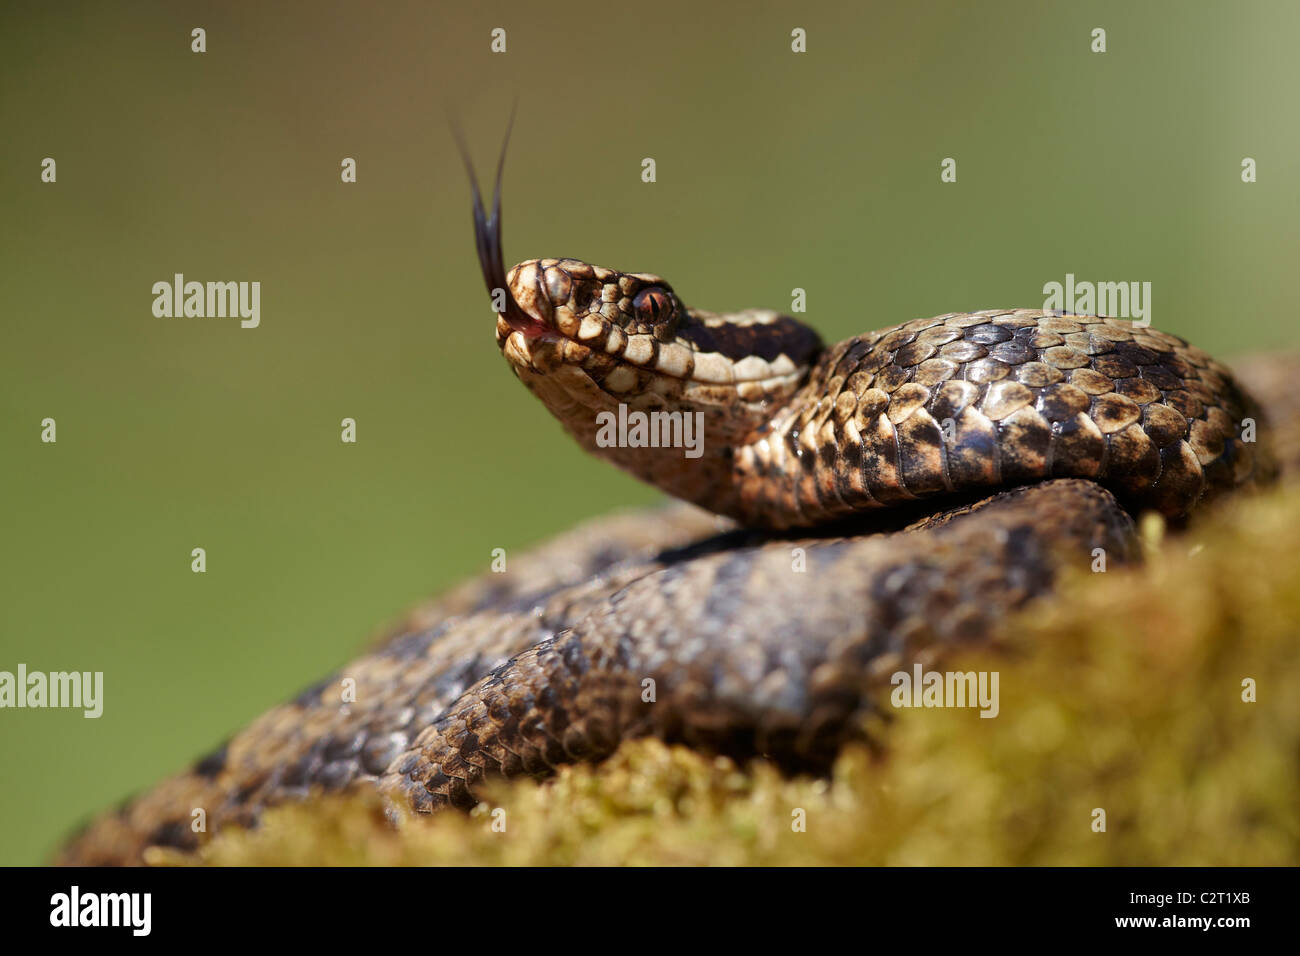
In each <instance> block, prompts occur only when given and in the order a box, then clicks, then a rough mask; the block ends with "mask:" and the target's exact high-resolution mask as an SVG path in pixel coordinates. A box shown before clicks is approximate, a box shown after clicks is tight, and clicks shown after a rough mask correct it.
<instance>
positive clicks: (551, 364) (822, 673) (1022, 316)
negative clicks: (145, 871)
mask: <svg viewBox="0 0 1300 956" xmlns="http://www.w3.org/2000/svg"><path fill="white" fill-rule="evenodd" d="M498 196H499V179H498ZM475 208H476V223H477V236H478V247H479V257H480V262H481V264H482V266H483V271H484V275H485V278H486V280H487V284H488V288H489V289H490V290H505V297H504V303H503V304H504V308H503V309H502V311H501V313H500V314H499V315H498V317H497V340H498V344H499V346H500V348H501V350H502V352H503V354H504V355H505V357H506V359H507V360H508V361H509V363H510V364H511V367H512V369H513V370H514V371H515V373H516V375H517V376H518V377H519V378H520V379H521V380H522V381H523V382H524V383H525V385H527V386H528V388H529V389H530V390H532V391H533V392H534V393H535V394H536V395H537V396H538V397H539V398H540V399H541V400H542V401H543V402H544V403H545V404H546V405H547V406H548V407H549V408H550V409H551V410H552V412H554V413H555V415H556V416H557V418H558V419H559V420H560V422H561V423H562V424H563V425H564V427H565V428H566V430H568V431H569V432H570V433H571V434H572V435H573V436H574V437H575V438H576V439H577V440H578V442H579V443H580V444H582V445H583V446H584V447H586V448H588V449H589V450H591V451H593V452H594V453H596V454H598V455H600V456H601V457H604V458H606V459H608V460H610V461H612V462H613V463H614V464H616V465H618V466H619V467H621V468H624V469H626V470H628V471H630V472H632V473H633V474H636V475H637V476H638V477H641V478H643V479H645V480H647V481H649V482H651V483H653V484H655V485H657V486H658V487H660V488H662V489H663V490H665V491H667V492H668V493H670V494H672V495H675V496H677V497H679V498H682V499H685V500H686V501H688V502H691V503H693V504H696V505H699V506H701V507H702V508H704V509H707V510H708V511H711V512H714V513H716V514H720V515H725V516H727V517H728V518H730V519H733V520H734V522H735V524H734V525H733V526H732V527H733V530H730V531H723V532H721V533H719V532H718V528H717V524H716V519H715V518H714V517H712V516H710V515H707V514H705V513H704V512H702V511H698V510H695V509H689V508H686V507H683V506H678V507H675V508H670V509H666V510H663V511H660V512H655V513H642V514H637V515H631V516H627V517H620V518H615V519H607V520H606V521H605V522H601V523H597V524H594V525H592V526H590V527H587V528H581V529H578V530H577V531H575V532H572V533H571V534H570V535H567V536H565V537H563V538H561V539H559V540H557V541H556V542H553V543H552V544H550V545H547V546H544V547H543V548H541V549H540V550H539V551H538V552H536V553H535V554H534V555H532V556H530V557H527V558H525V559H522V560H521V559H514V560H512V564H511V571H510V573H509V574H508V575H488V576H487V577H486V578H485V579H483V580H481V581H478V582H472V583H471V584H470V585H467V586H465V587H462V588H461V589H459V590H457V591H454V592H453V593H452V594H450V595H448V596H447V597H445V598H444V599H443V600H442V601H441V602H439V603H437V604H436V605H433V606H431V607H429V608H426V609H423V610H422V611H420V612H417V614H416V615H414V616H413V617H412V618H411V619H410V620H409V621H408V622H407V624H406V625H405V626H404V627H403V628H401V629H399V630H398V632H397V633H396V634H395V635H393V636H392V638H391V639H389V640H388V641H387V642H386V643H385V644H384V645H383V646H380V647H378V648H377V649H375V650H374V651H373V652H371V653H368V654H366V655H364V656H362V657H360V658H358V659H357V660H355V661H353V662H352V663H350V664H348V665H347V666H345V667H343V668H341V669H340V671H339V672H338V673H337V674H335V675H331V677H329V678H327V679H326V680H324V681H322V682H320V683H318V684H316V685H313V686H312V687H311V688H308V689H307V690H306V691H304V692H303V693H302V694H300V695H299V696H298V697H297V698H296V699H295V700H294V701H292V702H290V703H288V704H285V705H283V706H281V707H278V708H276V709H274V710H272V711H270V712H269V713H267V714H265V715H263V716H262V717H261V718H259V719H258V720H257V721H255V722H254V723H253V724H252V725H250V726H249V727H248V728H246V729H245V730H243V731H241V732H240V733H238V734H236V735H235V736H234V737H233V738H232V739H231V740H230V741H229V742H228V743H227V744H226V745H225V746H223V747H222V748H221V749H220V750H218V751H217V752H215V753H213V754H211V755H209V756H208V757H206V758H204V759H203V760H201V761H200V762H198V763H197V764H196V765H195V766H194V767H193V768H191V770H190V771H188V772H187V773H184V774H182V775H180V776H177V777H175V778H172V779H171V780H168V781H166V782H164V783H163V784H162V785H160V786H159V787H157V788H156V789H154V790H153V791H151V792H149V793H147V794H145V795H144V796H142V797H140V798H138V799H136V800H134V801H132V802H130V803H128V804H127V805H125V806H124V807H123V808H121V809H120V810H118V811H116V812H115V813H112V814H109V815H107V816H105V817H103V818H101V819H100V820H98V821H96V822H95V823H94V824H92V825H91V827H90V828H88V829H87V830H85V831H84V832H83V833H81V834H80V835H79V836H78V837H76V838H75V839H74V840H73V842H72V843H70V845H69V846H68V847H67V848H66V849H65V851H64V853H63V856H62V860H63V861H64V862H79V863H92V864H100V863H129V862H139V861H141V859H142V854H143V853H144V851H145V849H146V848H147V847H149V846H154V845H161V846H169V847H181V848H190V847H193V846H195V845H196V842H197V839H198V838H197V836H196V834H194V833H193V832H192V831H191V828H190V825H189V824H190V820H191V814H192V810H193V809H194V808H196V807H202V808H203V809H204V810H205V811H206V814H207V818H208V822H209V829H210V830H216V829H219V828H220V827H221V826H223V825H225V824H228V823H241V824H245V825H253V824H256V822H257V820H258V818H259V816H260V813H261V811H262V810H263V809H264V808H265V807H267V806H269V805H273V804H276V803H280V802H283V801H285V800H290V799H300V798H304V797H306V796H308V795H309V794H311V793H314V792H319V791H338V790H342V789H346V788H350V787H357V786H370V787H378V788H380V789H381V790H382V791H383V792H384V793H385V794H387V795H389V796H390V797H391V798H392V799H393V800H394V801H396V802H398V803H400V804H404V805H406V806H409V807H411V808H414V809H415V810H417V811H427V810H433V809H436V808H438V807H442V806H447V805H451V806H458V807H466V806H472V805H473V803H474V802H475V796H474V790H475V786H476V785H477V784H478V783H479V781H481V780H482V779H483V778H484V777H486V776H488V775H496V774H505V775H509V776H514V775H521V774H529V775H535V776H541V775H544V774H546V773H549V772H551V771H552V770H553V769H554V768H555V767H556V766H558V765H560V764H563V763H566V762H571V761H575V760H595V759H600V758H602V757H604V756H606V755H608V754H609V753H611V752H612V751H613V750H614V748H615V747H616V746H617V745H618V744H619V742H620V741H622V740H626V739H630V738H634V737H639V736H645V735H655V736H658V737H661V738H663V739H665V740H669V741H681V742H685V743H688V744H690V745H692V746H696V747H700V748H705V749H708V750H711V751H716V752H721V753H727V754H731V755H734V756H737V757H747V756H751V755H765V756H767V757H769V758H771V759H773V760H776V761H778V762H779V763H781V764H782V765H783V766H785V767H787V768H789V769H792V770H804V769H807V770H813V771H821V770H824V769H825V768H826V767H827V766H828V764H829V762H830V760H831V759H832V758H833V757H834V755H835V753H836V752H837V750H838V749H839V748H840V747H841V746H842V745H843V744H844V743H845V742H847V741H850V740H854V739H859V738H861V737H862V735H863V733H864V731H863V726H864V720H863V718H864V717H865V716H867V715H869V714H871V713H872V712H873V711H876V710H877V709H878V708H879V703H878V698H879V697H880V696H881V694H880V689H881V687H882V686H884V687H887V686H888V677H889V675H890V673H892V672H893V671H895V670H898V669H900V668H903V667H910V665H911V663H912V662H913V661H918V660H919V661H931V660H933V659H935V657H936V655H938V654H939V653H940V652H941V651H942V650H943V649H944V648H945V647H951V646H956V645H961V644H966V643H970V642H975V641H981V640H985V639H987V638H988V637H989V636H990V635H992V634H994V633H995V632H996V629H997V627H998V625H999V622H1001V621H1002V620H1003V619H1004V618H1005V617H1006V616H1007V615H1008V614H1009V613H1010V612H1012V611H1014V610H1015V609H1017V608H1019V607H1021V606H1022V605H1024V603H1025V602H1026V601H1027V600H1029V599H1030V598H1032V597H1034V596H1036V595H1040V594H1043V593H1045V592H1046V591H1048V590H1049V589H1050V587H1051V583H1052V580H1053V578H1054V577H1055V574H1056V572H1057V569H1058V568H1059V567H1060V566H1061V565H1062V563H1063V562H1068V561H1075V562H1078V561H1086V560H1089V558H1090V556H1091V555H1093V554H1094V552H1095V549H1098V548H1100V549H1103V550H1104V551H1105V553H1106V554H1107V555H1108V556H1109V557H1110V558H1112V559H1113V560H1115V561H1118V562H1122V561H1123V560H1125V559H1126V558H1127V557H1129V556H1130V555H1131V553H1132V552H1133V533H1132V532H1133V525H1132V519H1131V518H1130V517H1129V513H1128V512H1127V511H1125V510H1124V509H1123V508H1121V507H1120V504H1118V503H1117V501H1118V502H1122V503H1123V505H1125V506H1127V507H1128V508H1129V509H1130V510H1136V509H1144V508H1150V509H1154V510H1157V511H1159V512H1162V513H1163V514H1165V515H1167V516H1169V517H1171V518H1180V517H1181V516H1183V515H1185V514H1187V513H1188V512H1189V511H1190V510H1192V509H1193V508H1194V507H1196V506H1198V505H1199V504H1201V503H1202V502H1204V501H1206V500H1208V499H1210V498H1213V497H1215V496H1217V495H1219V494H1221V493H1222V492H1224V491H1226V490H1228V489H1231V488H1235V487H1240V486H1244V485H1251V484H1255V483H1258V482H1261V481H1263V480H1265V479H1267V478H1268V477H1269V476H1270V475H1271V473H1272V470H1273V466H1272V463H1271V459H1270V456H1269V455H1268V454H1267V453H1266V451H1264V449H1263V448H1262V445H1261V444H1260V443H1258V442H1256V441H1253V440H1251V438H1252V435H1251V432H1252V431H1253V430H1254V429H1255V428H1256V426H1260V427H1259V430H1260V432H1261V434H1262V432H1263V428H1262V423H1261V422H1260V419H1259V411H1258V408H1257V406H1256V405H1255V403H1254V401H1253V400H1252V399H1251V398H1250V397H1248V396H1247V395H1246V394H1245V393H1244V392H1243V391H1242V389H1241V388H1240V387H1239V386H1238V385H1237V384H1236V382H1235V380H1234V379H1233V377H1232V375H1231V374H1230V373H1229V372H1228V371H1227V370H1226V369H1225V368H1224V367H1223V366H1221V365H1219V364H1218V363H1217V362H1215V361H1214V360H1213V359H1211V358H1210V357H1209V356H1207V355H1206V354H1205V353H1203V352H1201V351H1200V350H1198V349H1196V348H1194V347H1192V346H1189V345H1187V344H1186V343H1185V342H1184V341H1183V340H1181V339H1178V338H1176V337H1174V336H1171V335H1168V334H1165V333H1163V332H1158V331H1156V330H1154V329H1149V328H1139V327H1135V326H1133V325H1132V324H1131V323H1128V322H1124V321H1120V320H1116V319H1108V318H1099V317H1096V316H1076V315H1058V314H1048V313H1043V312H1041V311H1032V310H1018V311H1004V312H980V313H971V314H950V315H945V316H939V317H936V318H932V319H921V320H915V321H912V322H907V323H904V324H903V325H898V326H892V327H889V328H886V329H882V330H880V331H877V332H872V333H869V334H867V335H863V336H858V337H855V338H852V339H849V340H847V341H845V342H842V343H839V344H838V345H834V346H831V347H823V346H822V344H821V342H820V340H819V338H818V337H817V335H816V334H815V333H814V332H812V331H811V330H810V329H808V328H807V327H805V326H803V325H802V324H800V323H798V322H797V321H795V320H794V319H793V318H790V317H788V316H782V315H778V314H776V313H772V312H764V311H750V312H743V313H733V314H730V315H715V314H711V313H705V312H700V311H694V310H690V309H688V308H686V307H685V306H684V305H683V303H682V302H681V300H680V299H679V297H678V296H677V294H676V293H675V292H674V291H673V290H672V289H671V287H670V286H669V285H668V284H667V283H666V282H664V280H662V279H660V278H659V277H657V276H652V275H648V274H640V273H638V274H629V273H619V272H615V271H612V270H608V269H602V268H600V267H597V266H591V265H588V264H586V263H582V262H578V261H576V260H567V259H564V260H557V259H543V260H530V261H528V262H525V263H522V264H520V265H519V266H516V267H515V268H514V269H512V270H511V271H510V272H509V273H508V274H507V273H506V271H505V269H504V265H503V262H502V259H501V250H500V229H499V226H500V212H499V200H498V204H497V205H494V208H493V213H492V215H491V216H490V217H489V216H487V215H485V213H484V211H483V209H482V206H481V204H480V203H479V202H478V200H477V188H476V201H475ZM620 405H623V406H624V411H633V412H645V413H647V414H649V413H652V412H660V413H666V414H668V415H671V414H674V413H676V414H678V415H679V416H680V415H686V414H689V415H699V416H700V421H702V423H703V432H702V434H703V445H702V449H701V454H700V456H699V457H698V458H694V459H691V458H687V457H685V456H684V455H683V451H682V449H681V448H677V447H660V448H647V447H627V446H619V445H617V444H616V445H613V446H610V445H607V444H605V443H603V442H602V441H601V437H600V436H601V430H600V427H601V426H600V425H599V416H600V415H601V413H602V412H613V413H617V412H618V410H619V406H620ZM1243 429H1244V431H1243ZM909 522H910V523H909ZM789 529H804V530H803V531H801V532H799V535H800V536H796V535H795V534H794V533H792V532H791V531H790V530H789ZM796 549H798V551H799V555H800V559H801V561H802V562H803V563H804V568H803V569H801V570H796V567H795V563H796V562H794V561H792V555H793V554H794V553H795V550H796ZM344 678H351V679H352V680H353V681H355V686H356V695H355V696H356V699H355V702H349V703H343V702H342V701H341V697H340V681H341V680H342V679H344ZM647 681H652V682H653V684H652V685H651V686H653V688H654V693H653V699H652V700H648V699H647V695H646V687H647Z"/></svg>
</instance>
